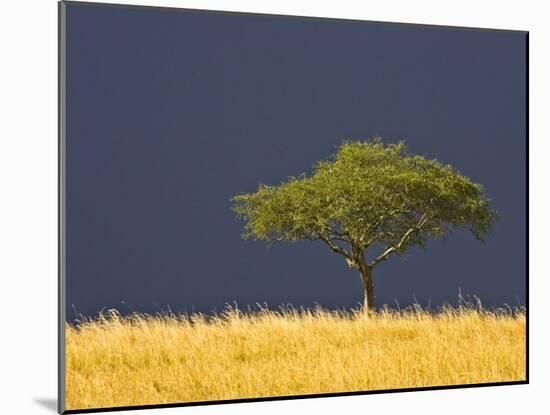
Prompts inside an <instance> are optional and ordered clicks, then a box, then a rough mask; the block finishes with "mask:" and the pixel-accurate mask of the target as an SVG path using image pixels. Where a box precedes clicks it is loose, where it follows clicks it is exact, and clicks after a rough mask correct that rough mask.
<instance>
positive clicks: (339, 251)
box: [317, 235, 352, 260]
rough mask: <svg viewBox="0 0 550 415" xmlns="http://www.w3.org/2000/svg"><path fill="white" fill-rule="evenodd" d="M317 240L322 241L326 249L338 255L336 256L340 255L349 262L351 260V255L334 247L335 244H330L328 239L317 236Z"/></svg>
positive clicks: (342, 249) (336, 246)
mask: <svg viewBox="0 0 550 415" xmlns="http://www.w3.org/2000/svg"><path fill="white" fill-rule="evenodd" d="M317 239H319V240H321V241H323V242H324V243H325V244H327V245H328V247H329V248H330V249H331V250H332V251H333V252H336V253H338V254H340V255H343V256H344V258H346V259H349V260H351V259H352V258H351V255H350V254H349V252H348V251H346V250H345V249H344V248H341V247H339V246H338V245H336V244H335V243H334V242H332V241H331V240H330V239H329V238H326V237H324V236H322V235H319V236H318V237H317Z"/></svg>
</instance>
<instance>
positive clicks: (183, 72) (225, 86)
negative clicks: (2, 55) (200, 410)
mask: <svg viewBox="0 0 550 415" xmlns="http://www.w3.org/2000/svg"><path fill="white" fill-rule="evenodd" d="M59 35H60V37H59V48H60V49H59V51H60V56H59V57H60V62H59V94H60V95H59V97H60V101H59V117H60V124H59V126H60V146H59V148H60V168H59V186H60V188H59V190H60V192H59V194H60V204H59V212H60V218H59V219H60V220H59V227H60V229H59V232H60V241H59V242H60V245H59V248H60V249H59V261H60V262H59V264H60V267H59V268H60V275H59V277H60V278H59V294H60V295H59V297H60V304H59V307H60V308H59V319H60V321H59V363H60V366H59V411H60V412H73V413H74V412H81V411H101V410H107V409H108V410H112V409H117V408H118V409H139V408H151V407H166V406H181V405H191V404H193V405H196V404H208V403H223V402H234V401H241V402H243V401H255V400H269V399H288V398H305V397H310V396H337V395H350V394H366V393H372V392H381V391H384V392H399V391H408V390H425V389H440V388H451V387H464V386H475V385H479V386H483V385H503V384H521V383H527V381H528V376H527V348H526V343H527V330H526V329H527V311H528V308H527V307H528V304H527V302H528V299H527V279H528V273H527V220H528V217H527V191H528V188H527V145H528V134H527V122H528V111H527V73H528V72H527V55H528V33H527V32H522V31H508V30H493V29H477V28H459V27H445V26H429V25H413V24H399V23H382V22H368V21H352V20H339V19H329V18H309V17H294V16H278V15H265V14H264V15H262V14H252V13H232V12H216V11H201V10H188V9H177V8H162V7H143V6H128V5H124V6H122V5H111V4H99V3H82V2H70V1H69V2H61V3H59Z"/></svg>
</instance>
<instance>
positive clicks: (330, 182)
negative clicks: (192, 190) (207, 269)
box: [231, 139, 497, 311]
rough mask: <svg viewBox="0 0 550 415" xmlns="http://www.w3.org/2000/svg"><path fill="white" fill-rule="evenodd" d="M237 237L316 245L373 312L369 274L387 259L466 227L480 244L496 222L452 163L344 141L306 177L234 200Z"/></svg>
mask: <svg viewBox="0 0 550 415" xmlns="http://www.w3.org/2000/svg"><path fill="white" fill-rule="evenodd" d="M231 200H232V202H233V205H232V209H233V210H234V212H235V213H236V214H237V215H238V216H239V217H241V218H242V219H244V222H245V225H244V233H243V237H245V238H252V239H257V240H265V241H269V242H273V241H291V242H292V241H299V240H312V241H321V242H322V243H324V244H326V245H327V246H328V248H330V249H331V250H332V251H333V252H335V253H337V254H339V255H341V256H342V257H343V258H344V259H345V261H346V262H347V264H348V266H349V267H350V268H355V269H357V270H358V271H359V275H360V277H361V282H362V284H363V288H364V305H363V307H364V309H365V310H368V311H373V310H374V283H373V270H374V269H375V268H376V266H377V265H379V264H380V263H381V262H383V261H385V260H387V259H388V258H389V257H390V256H392V255H402V254H403V253H404V252H405V251H406V250H407V249H408V248H410V247H413V246H424V245H425V243H426V241H427V240H428V239H429V238H430V237H444V236H445V235H447V234H450V233H451V232H453V231H454V230H456V229H459V228H463V229H464V228H465V229H467V230H469V231H470V232H471V233H472V234H473V236H474V237H475V238H477V239H479V240H482V241H483V240H484V238H485V237H486V236H487V235H488V234H489V232H490V231H491V229H492V226H493V223H494V221H495V219H496V218H497V214H496V212H495V211H493V210H491V209H490V207H489V200H488V199H487V197H486V196H485V195H484V192H483V187H482V186H481V185H480V184H476V183H473V182H472V181H471V180H470V179H469V178H467V177H465V176H463V175H462V174H460V173H459V172H458V171H456V170H455V169H453V168H452V167H451V166H450V165H443V164H441V163H440V162H438V161H437V160H429V159H426V158H424V157H422V156H417V155H412V154H409V153H408V152H407V151H406V147H405V144H404V142H400V143H398V144H388V145H384V144H383V143H382V141H381V140H380V139H375V140H373V141H370V142H360V141H347V142H344V143H343V144H342V145H340V147H339V148H338V151H337V153H336V155H335V156H334V158H333V159H332V160H330V161H320V162H318V163H317V164H316V165H315V167H314V171H313V173H312V174H311V175H309V176H307V175H305V174H302V175H300V176H298V177H290V178H289V179H288V180H287V181H285V182H283V183H281V184H279V185H278V186H268V185H264V184H260V185H259V187H258V190H257V191H256V192H255V193H244V194H239V195H236V196H234V197H233V198H232V199H231Z"/></svg>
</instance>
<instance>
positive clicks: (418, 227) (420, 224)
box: [369, 213, 429, 267]
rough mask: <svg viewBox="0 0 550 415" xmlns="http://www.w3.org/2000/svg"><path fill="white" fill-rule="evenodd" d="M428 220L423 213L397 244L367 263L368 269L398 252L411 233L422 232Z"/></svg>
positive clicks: (426, 215)
mask: <svg viewBox="0 0 550 415" xmlns="http://www.w3.org/2000/svg"><path fill="white" fill-rule="evenodd" d="M428 220H429V216H428V214H427V213H424V214H423V215H422V216H421V217H420V219H419V220H418V223H417V224H416V225H415V226H413V227H412V228H409V229H408V230H407V232H405V233H404V234H403V236H402V237H401V239H400V240H399V242H398V243H397V244H396V245H394V246H390V247H387V248H386V249H385V250H384V252H382V253H381V254H380V255H378V256H377V257H376V258H375V259H374V260H372V261H371V262H369V267H374V266H375V265H377V264H378V263H379V262H381V261H385V260H386V259H388V257H389V256H390V255H391V254H392V253H394V252H398V251H399V250H400V249H401V248H403V245H405V243H406V242H407V240H408V239H409V237H410V236H411V234H412V233H413V232H417V231H420V230H422V227H423V226H424V225H425V224H426V223H427V222H428Z"/></svg>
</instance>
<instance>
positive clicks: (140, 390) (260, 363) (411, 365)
mask: <svg viewBox="0 0 550 415" xmlns="http://www.w3.org/2000/svg"><path fill="white" fill-rule="evenodd" d="M66 336H67V337H66V338H67V408H68V409H81V408H90V407H94V408H97V407H110V406H126V405H143V404H157V403H158V404H160V403H170V402H189V401H207V400H217V399H238V398H251V397H266V396H280V395H302V394H315V393H330V392H347V391H366V390H379V389H391V388H409V387H420V386H434V385H456V384H470V383H485V382H500V381H517V380H524V379H525V376H526V366H525V362H526V357H525V356H526V350H525V336H526V321H525V314H524V313H523V312H522V311H519V310H515V311H508V312H504V311H502V310H500V311H493V312H489V311H483V310H482V311H478V310H476V309H475V308H459V309H452V308H445V309H443V310H442V311H439V312H437V313H430V312H426V311H422V310H421V309H419V308H416V309H409V310H408V311H400V312H397V311H390V310H385V311H381V312H379V313H378V314H377V315H376V316H370V317H368V318H367V317H366V316H365V315H363V314H361V313H360V312H351V313H348V312H328V311H324V310H321V309H317V310H313V311H307V310H302V311H298V310H286V311H280V312H273V311H267V310H260V311H258V312H255V313H242V312H240V311H238V310H235V309H232V310H227V311H226V312H224V313H222V314H219V315H217V316H214V317H212V316H204V315H192V316H175V315H157V316H151V315H137V314H135V315H132V316H129V317H121V316H120V315H118V314H117V313H116V312H111V313H108V314H107V315H102V316H99V317H98V318H96V319H87V320H83V321H80V322H79V323H78V324H77V325H67V332H66Z"/></svg>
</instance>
